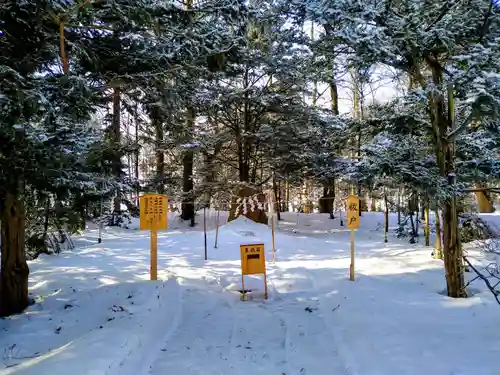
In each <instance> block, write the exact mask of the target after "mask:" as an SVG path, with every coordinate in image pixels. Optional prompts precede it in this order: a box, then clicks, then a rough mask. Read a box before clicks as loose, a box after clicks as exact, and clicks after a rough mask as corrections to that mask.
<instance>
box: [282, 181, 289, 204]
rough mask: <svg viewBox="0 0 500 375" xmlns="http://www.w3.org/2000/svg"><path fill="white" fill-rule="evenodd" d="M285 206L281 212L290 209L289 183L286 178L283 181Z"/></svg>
mask: <svg viewBox="0 0 500 375" xmlns="http://www.w3.org/2000/svg"><path fill="white" fill-rule="evenodd" d="M284 204H285V206H284V209H283V212H289V211H290V183H289V182H288V180H287V181H286V182H285V202H284Z"/></svg>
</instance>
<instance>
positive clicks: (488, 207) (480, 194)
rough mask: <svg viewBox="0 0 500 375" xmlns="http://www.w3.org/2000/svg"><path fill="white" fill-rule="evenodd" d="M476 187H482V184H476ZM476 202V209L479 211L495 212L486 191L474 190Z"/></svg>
mask: <svg viewBox="0 0 500 375" xmlns="http://www.w3.org/2000/svg"><path fill="white" fill-rule="evenodd" d="M476 188H477V189H481V188H484V186H481V185H477V186H476ZM475 195H476V202H477V210H478V212H479V213H493V212H495V207H493V202H492V200H491V197H490V196H489V194H488V193H487V192H486V191H476V192H475Z"/></svg>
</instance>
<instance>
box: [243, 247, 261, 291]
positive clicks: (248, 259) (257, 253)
mask: <svg viewBox="0 0 500 375" xmlns="http://www.w3.org/2000/svg"><path fill="white" fill-rule="evenodd" d="M240 253H241V287H242V292H241V293H242V296H244V295H245V293H246V291H245V275H256V274H264V288H265V298H266V299H267V275H266V257H265V254H264V244H261V243H260V244H249V245H240Z"/></svg>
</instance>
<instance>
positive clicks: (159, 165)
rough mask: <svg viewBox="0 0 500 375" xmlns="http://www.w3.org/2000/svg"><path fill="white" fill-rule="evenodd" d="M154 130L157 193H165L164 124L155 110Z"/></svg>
mask: <svg viewBox="0 0 500 375" xmlns="http://www.w3.org/2000/svg"><path fill="white" fill-rule="evenodd" d="M152 117H153V119H152V120H153V129H154V130H155V136H156V139H155V157H156V178H155V180H156V181H155V182H156V183H155V185H156V192H157V193H158V194H164V193H165V152H164V149H163V136H164V135H163V123H162V122H161V120H160V119H159V118H158V110H157V109H156V108H155V109H154V110H153V114H152Z"/></svg>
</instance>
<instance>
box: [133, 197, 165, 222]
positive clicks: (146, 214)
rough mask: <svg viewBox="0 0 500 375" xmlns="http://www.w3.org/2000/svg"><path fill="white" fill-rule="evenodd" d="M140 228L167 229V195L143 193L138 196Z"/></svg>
mask: <svg viewBox="0 0 500 375" xmlns="http://www.w3.org/2000/svg"><path fill="white" fill-rule="evenodd" d="M139 205H140V215H141V216H140V227H139V228H140V229H141V230H166V229H168V218H167V215H168V197H167V196H166V195H161V194H144V195H142V196H141V197H139Z"/></svg>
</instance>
